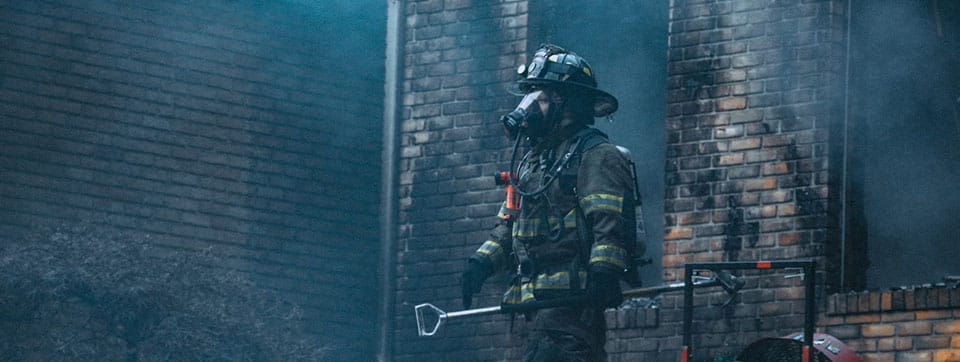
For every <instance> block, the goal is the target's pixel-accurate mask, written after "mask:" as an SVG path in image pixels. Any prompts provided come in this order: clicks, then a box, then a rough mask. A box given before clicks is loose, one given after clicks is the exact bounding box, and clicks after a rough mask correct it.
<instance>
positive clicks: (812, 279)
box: [680, 260, 817, 362]
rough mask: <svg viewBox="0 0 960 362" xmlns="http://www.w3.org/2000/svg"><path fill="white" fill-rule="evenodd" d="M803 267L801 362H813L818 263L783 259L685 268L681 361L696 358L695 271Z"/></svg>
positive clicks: (686, 361) (688, 266)
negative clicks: (693, 329) (693, 337)
mask: <svg viewBox="0 0 960 362" xmlns="http://www.w3.org/2000/svg"><path fill="white" fill-rule="evenodd" d="M787 268H803V274H804V282H805V283H804V295H805V298H804V299H805V301H804V317H805V318H804V323H803V357H802V361H804V362H810V361H812V360H811V357H812V355H811V351H812V350H813V330H814V328H815V326H816V323H817V307H816V285H817V282H816V281H817V273H816V269H817V262H816V261H814V260H784V261H754V262H716V263H688V264H686V265H685V266H684V272H685V273H684V288H683V349H682V350H681V352H680V361H682V362H688V361H690V358H691V357H692V356H693V351H692V348H690V344H691V339H692V337H691V331H690V329H691V328H692V327H693V312H692V311H693V289H694V288H693V285H694V284H693V271H694V270H699V269H709V270H760V269H787Z"/></svg>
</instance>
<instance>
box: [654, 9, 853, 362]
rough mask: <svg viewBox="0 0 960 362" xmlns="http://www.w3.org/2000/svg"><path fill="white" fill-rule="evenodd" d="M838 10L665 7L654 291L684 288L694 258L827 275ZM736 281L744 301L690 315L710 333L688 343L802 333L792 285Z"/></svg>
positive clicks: (708, 347) (841, 22) (840, 29)
mask: <svg viewBox="0 0 960 362" xmlns="http://www.w3.org/2000/svg"><path fill="white" fill-rule="evenodd" d="M844 10H845V5H844V3H843V2H842V1H829V0H825V1H803V2H800V1H772V2H765V1H719V2H713V1H680V0H675V1H673V2H672V4H671V7H670V34H669V37H670V38H669V65H668V72H669V75H668V83H667V91H668V94H667V119H666V122H667V127H666V128H667V143H668V144H667V147H668V148H667V161H666V162H667V164H666V184H667V189H666V195H665V222H666V230H665V242H664V252H663V254H664V256H663V267H664V281H667V282H673V281H679V280H682V279H681V278H682V273H683V265H684V264H685V263H687V262H692V261H709V262H715V261H749V260H761V259H762V260H782V259H795V258H816V259H818V260H819V261H821V264H820V265H819V269H820V270H825V269H827V270H829V269H830V268H832V267H831V266H829V265H828V266H826V267H825V266H824V265H825V263H823V262H824V261H828V260H827V259H826V258H823V257H824V256H825V255H827V254H828V252H831V250H832V249H834V248H836V244H837V240H836V238H834V237H833V236H834V234H832V233H833V232H834V230H833V228H831V227H830V225H831V221H832V218H833V214H832V213H831V207H832V205H833V204H832V203H831V198H832V197H833V196H834V192H835V191H836V190H834V189H832V188H831V186H830V185H831V181H832V178H831V172H832V171H833V169H832V168H831V160H830V157H831V154H830V152H829V151H830V149H831V147H830V146H831V141H832V137H831V133H832V131H833V130H834V129H835V127H837V124H839V123H840V122H839V121H840V120H842V116H843V108H842V107H841V106H842V104H843V103H842V100H843V97H842V93H841V90H842V86H843V83H842V74H843V61H844V56H843V55H844V48H843V41H844V36H845V33H844V27H845V18H844ZM781 273H782V272H781ZM745 274H746V275H747V276H748V277H749V280H748V283H747V287H746V289H745V290H744V291H743V292H742V293H741V302H742V303H740V304H738V305H737V306H736V307H735V308H734V310H733V311H731V312H730V313H720V312H716V313H714V312H712V311H707V312H705V315H701V316H700V317H698V318H699V320H702V321H703V322H702V325H700V326H699V327H701V328H698V329H696V330H698V331H706V332H708V333H710V334H711V335H704V336H702V338H695V340H694V341H695V343H699V344H701V346H700V348H701V351H707V352H708V351H713V352H715V353H724V352H725V351H730V350H731V349H729V348H728V347H727V348H728V349H724V348H725V347H722V346H729V345H731V344H732V345H739V346H740V347H742V346H744V345H745V343H746V342H749V341H750V340H751V339H750V338H752V337H754V336H759V335H766V336H770V335H782V334H786V333H787V332H791V331H796V330H799V329H800V328H802V317H801V315H799V314H798V313H802V308H800V307H799V306H800V305H802V295H803V293H802V284H801V283H799V282H798V281H797V282H793V281H792V280H785V279H783V278H782V275H781V277H773V278H771V277H769V276H770V275H771V274H776V273H775V272H772V271H771V272H764V273H745ZM821 277H823V275H821ZM822 281H823V279H821V284H822ZM698 303H699V302H698ZM699 305H701V306H700V307H698V308H709V307H705V306H703V303H699ZM737 318H740V319H742V320H741V322H742V324H739V325H738V326H737V327H736V328H733V329H731V325H730V323H732V322H731V321H733V320H736V319H737ZM711 319H716V321H711ZM751 321H752V322H751ZM721 330H722V331H725V332H740V333H739V334H738V333H733V334H729V335H726V336H723V335H721V336H717V335H716V334H718V333H715V332H718V331H721ZM705 356H707V355H705V354H699V357H705Z"/></svg>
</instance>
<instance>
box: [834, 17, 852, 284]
mask: <svg viewBox="0 0 960 362" xmlns="http://www.w3.org/2000/svg"><path fill="white" fill-rule="evenodd" d="M852 4H853V0H847V14H846V15H847V24H846V25H847V29H846V32H847V44H846V48H847V49H846V52H847V54H845V58H846V59H845V61H844V63H845V64H844V71H843V73H844V75H843V78H844V79H843V126H842V127H843V145H842V150H841V152H840V153H841V156H840V157H842V158H843V159H842V162H841V164H842V166H841V169H840V288H839V290H837V291H838V292H843V291H844V289H845V288H846V284H847V159H848V157H847V151H848V148H847V143H848V142H849V136H848V133H847V128H848V124H849V122H850V42H851V41H850V21H851V19H853V17H852V16H851V14H850V13H851V12H852V11H853V5H852Z"/></svg>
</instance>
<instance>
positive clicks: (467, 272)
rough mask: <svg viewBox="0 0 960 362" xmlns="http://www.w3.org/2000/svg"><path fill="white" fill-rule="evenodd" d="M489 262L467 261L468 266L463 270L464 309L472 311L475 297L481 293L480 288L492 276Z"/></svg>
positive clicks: (472, 259) (471, 259)
mask: <svg viewBox="0 0 960 362" xmlns="http://www.w3.org/2000/svg"><path fill="white" fill-rule="evenodd" d="M491 269H492V268H491V266H490V265H489V262H487V263H485V262H484V261H482V260H477V259H474V258H470V259H467V266H466V268H464V270H463V277H462V279H461V287H462V288H463V309H470V305H472V304H473V295H474V294H477V293H479V292H480V287H482V286H483V282H484V281H486V280H487V277H489V276H490V274H491Z"/></svg>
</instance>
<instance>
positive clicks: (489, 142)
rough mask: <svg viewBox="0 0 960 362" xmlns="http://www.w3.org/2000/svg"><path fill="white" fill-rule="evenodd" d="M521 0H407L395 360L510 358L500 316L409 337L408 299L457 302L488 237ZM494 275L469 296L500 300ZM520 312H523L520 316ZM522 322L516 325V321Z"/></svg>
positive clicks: (450, 305) (518, 58)
mask: <svg viewBox="0 0 960 362" xmlns="http://www.w3.org/2000/svg"><path fill="white" fill-rule="evenodd" d="M526 37H527V2H526V1H516V0H499V1H470V0H447V1H442V0H425V1H407V8H406V23H405V37H404V38H405V41H404V49H403V52H404V68H403V69H404V74H403V80H402V81H403V95H402V98H403V116H402V122H403V124H402V134H401V160H400V165H399V166H400V170H399V176H400V180H399V181H400V185H399V197H400V200H399V207H400V210H399V215H398V216H399V224H400V225H399V227H400V229H399V235H398V258H397V260H398V265H397V270H398V282H397V301H398V304H397V322H396V326H397V332H396V343H395V346H396V359H397V360H398V361H441V360H462V359H466V360H504V359H506V360H518V359H520V357H521V353H522V350H520V349H519V348H518V347H517V346H518V343H517V342H518V340H519V339H518V337H517V335H516V334H512V333H510V322H509V317H507V316H503V315H497V316H486V317H478V318H472V319H469V320H452V321H450V322H448V323H447V324H446V325H445V326H444V327H443V328H442V330H441V332H440V334H439V335H437V336H434V337H431V338H420V337H417V335H416V329H415V327H416V320H415V319H414V318H413V317H414V314H413V305H414V304H416V303H423V302H430V303H433V304H435V305H437V306H438V307H440V308H442V309H444V310H447V311H456V310H459V309H461V300H460V295H459V292H460V273H461V272H462V271H463V266H464V264H465V262H466V258H467V257H468V256H469V255H470V254H471V253H472V252H473V251H474V250H476V248H477V247H479V246H480V244H481V243H483V241H484V240H486V238H487V234H488V232H489V230H490V228H492V227H493V225H494V224H495V222H496V214H497V211H498V210H499V205H500V202H501V201H502V200H503V198H504V195H503V191H502V189H497V187H496V185H495V184H494V180H493V175H494V173H495V172H496V171H498V170H500V168H501V167H506V164H507V163H508V162H509V157H510V154H509V151H510V149H509V146H510V145H508V142H506V139H505V137H504V136H503V132H502V131H501V129H500V127H499V126H498V125H497V119H498V118H499V116H500V115H501V114H504V113H505V112H507V111H509V110H510V108H512V107H514V106H515V105H516V102H517V97H515V96H512V95H510V94H509V93H507V92H506V89H507V85H508V84H510V83H511V82H512V81H513V80H515V77H516V71H515V70H516V67H517V65H518V64H521V62H522V60H524V59H526V53H527V41H526ZM496 279H497V278H491V280H489V281H488V282H487V284H486V285H485V286H484V288H483V291H482V293H481V295H480V296H479V301H476V302H475V304H474V305H479V306H490V305H497V304H499V296H500V295H502V293H503V289H504V285H506V281H505V280H496ZM521 318H522V317H521ZM518 324H522V323H518Z"/></svg>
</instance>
